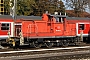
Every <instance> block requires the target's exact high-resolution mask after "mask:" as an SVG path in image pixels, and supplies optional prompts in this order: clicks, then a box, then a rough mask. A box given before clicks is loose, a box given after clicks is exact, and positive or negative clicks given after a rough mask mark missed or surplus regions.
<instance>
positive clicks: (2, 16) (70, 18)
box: [0, 15, 90, 20]
mask: <svg viewBox="0 0 90 60" xmlns="http://www.w3.org/2000/svg"><path fill="white" fill-rule="evenodd" d="M50 16H54V17H66V16H64V15H61V16H60V15H50ZM0 18H2V19H13V18H12V16H10V15H0ZM17 19H27V20H29V19H32V20H42V17H41V16H17ZM66 19H67V20H90V18H83V17H66Z"/></svg>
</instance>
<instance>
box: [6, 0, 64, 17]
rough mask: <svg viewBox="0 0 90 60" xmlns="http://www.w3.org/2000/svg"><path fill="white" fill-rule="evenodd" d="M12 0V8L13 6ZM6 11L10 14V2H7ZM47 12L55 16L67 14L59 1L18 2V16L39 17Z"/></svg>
mask: <svg viewBox="0 0 90 60" xmlns="http://www.w3.org/2000/svg"><path fill="white" fill-rule="evenodd" d="M13 4H14V3H13V0H12V6H13ZM5 9H6V10H7V11H8V14H9V12H10V5H9V0H6V1H5ZM45 11H49V13H51V14H53V13H54V12H56V11H57V12H62V13H65V7H64V4H63V2H62V1H59V0H17V12H16V13H17V15H39V16H41V15H42V14H43V13H44V12H45Z"/></svg>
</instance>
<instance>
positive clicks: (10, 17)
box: [0, 15, 42, 20]
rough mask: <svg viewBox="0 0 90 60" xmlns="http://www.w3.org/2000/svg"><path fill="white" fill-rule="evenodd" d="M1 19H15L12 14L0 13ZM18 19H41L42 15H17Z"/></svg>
mask: <svg viewBox="0 0 90 60" xmlns="http://www.w3.org/2000/svg"><path fill="white" fill-rule="evenodd" d="M0 18H1V19H13V17H12V16H10V15H0ZM16 18H17V19H32V20H41V19H42V17H41V16H17V17H16Z"/></svg>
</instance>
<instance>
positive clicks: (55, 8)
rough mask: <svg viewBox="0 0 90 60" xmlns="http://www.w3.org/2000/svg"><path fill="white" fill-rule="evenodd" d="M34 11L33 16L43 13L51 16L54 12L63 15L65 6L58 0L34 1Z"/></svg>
mask: <svg viewBox="0 0 90 60" xmlns="http://www.w3.org/2000/svg"><path fill="white" fill-rule="evenodd" d="M35 2H36V6H35V7H36V9H34V11H35V12H34V13H35V14H34V15H42V13H44V12H45V11H48V12H49V13H51V14H53V13H54V12H62V13H65V6H64V4H63V2H62V1H59V0H35Z"/></svg>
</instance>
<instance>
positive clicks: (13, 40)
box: [0, 14, 90, 48]
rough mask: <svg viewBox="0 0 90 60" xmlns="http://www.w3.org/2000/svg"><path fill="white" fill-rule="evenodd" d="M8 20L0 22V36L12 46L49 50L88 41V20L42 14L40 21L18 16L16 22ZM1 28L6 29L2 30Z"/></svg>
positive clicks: (38, 18)
mask: <svg viewBox="0 0 90 60" xmlns="http://www.w3.org/2000/svg"><path fill="white" fill-rule="evenodd" d="M1 20H2V19H1ZM1 20H0V21H1ZM8 20H9V22H8ZM8 20H3V21H2V22H1V24H0V25H1V29H0V33H1V32H2V33H3V32H4V33H3V34H2V35H1V34H0V36H3V37H5V36H7V37H8V39H6V42H7V43H8V44H10V45H12V46H18V45H27V44H28V45H33V46H34V47H36V48H39V47H41V46H43V45H44V46H47V47H49V48H50V47H52V46H53V45H57V46H60V45H63V46H68V45H71V44H74V45H77V44H79V43H80V42H83V40H88V38H89V35H90V18H75V17H67V16H65V15H50V14H43V15H42V19H41V17H35V16H27V17H24V16H19V17H17V20H16V21H14V20H13V19H11V20H10V19H8ZM4 22H5V24H3V23H4ZM7 23H8V24H7ZM2 26H3V28H4V26H5V27H8V28H5V30H2Z"/></svg>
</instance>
